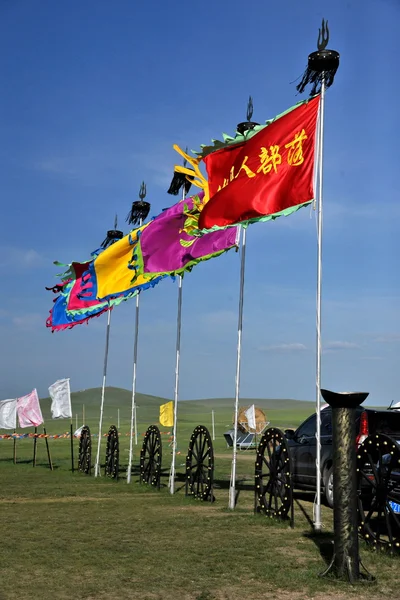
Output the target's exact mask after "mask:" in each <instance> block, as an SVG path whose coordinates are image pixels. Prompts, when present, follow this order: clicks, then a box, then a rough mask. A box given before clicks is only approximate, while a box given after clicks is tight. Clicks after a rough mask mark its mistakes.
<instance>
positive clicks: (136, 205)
mask: <svg viewBox="0 0 400 600" xmlns="http://www.w3.org/2000/svg"><path fill="white" fill-rule="evenodd" d="M145 197H146V185H145V183H144V181H143V182H142V184H141V186H140V190H139V198H140V200H138V201H136V202H133V203H132V208H131V211H130V213H129V214H128V218H127V221H128V222H129V223H130V224H131V225H139V227H141V226H142V225H143V221H144V220H145V219H146V217H147V215H148V214H149V211H150V204H149V203H148V202H145V201H144V198H145ZM139 298H140V294H136V311H135V339H134V345H133V375H132V405H131V427H130V437H129V461H128V471H127V475H126V481H127V483H130V482H131V476H132V457H133V427H134V426H135V441H136V444H137V422H136V373H137V356H138V339H139Z"/></svg>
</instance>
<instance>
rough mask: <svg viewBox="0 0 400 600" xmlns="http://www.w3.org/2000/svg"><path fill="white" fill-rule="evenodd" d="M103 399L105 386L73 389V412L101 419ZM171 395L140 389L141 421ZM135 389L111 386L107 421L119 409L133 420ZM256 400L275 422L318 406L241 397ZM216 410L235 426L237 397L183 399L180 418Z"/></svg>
mask: <svg viewBox="0 0 400 600" xmlns="http://www.w3.org/2000/svg"><path fill="white" fill-rule="evenodd" d="M100 400H101V388H91V389H87V390H81V391H79V392H73V393H72V394H71V402H72V412H73V416H74V422H75V415H78V422H79V423H81V422H82V420H83V406H84V410H85V421H86V422H87V423H90V424H93V425H94V424H95V423H97V422H98V418H99V408H100ZM170 400H171V398H162V397H159V396H151V395H148V394H141V393H136V404H137V411H138V421H141V422H146V423H157V422H158V418H159V412H160V405H161V404H164V403H165V402H169V401H170ZM131 402H132V392H131V391H130V390H125V389H121V388H116V387H107V388H106V390H105V400H104V420H105V422H116V420H117V415H118V409H119V414H120V422H121V424H123V426H124V427H127V426H128V424H129V423H130V416H131ZM40 404H41V407H42V412H43V417H44V419H45V421H46V422H49V421H50V420H51V415H50V398H42V399H41V401H40ZM251 404H255V405H256V406H258V407H260V408H261V409H262V410H263V411H264V412H265V413H266V416H267V420H268V421H270V422H271V424H277V423H281V422H284V423H285V424H288V425H291V424H292V423H297V422H301V420H302V419H304V418H306V417H307V416H308V415H310V414H312V412H314V410H315V405H314V403H313V402H307V401H302V400H279V399H260V398H241V399H240V405H241V406H249V405H251ZM212 410H214V413H215V420H216V422H220V423H224V425H226V426H227V427H228V426H231V424H232V421H233V411H234V399H233V398H205V399H198V400H190V401H189V400H184V399H182V400H180V408H179V422H180V423H185V422H186V423H193V422H203V421H204V422H205V423H208V422H209V421H210V419H211V411H212Z"/></svg>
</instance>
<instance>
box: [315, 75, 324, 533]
mask: <svg viewBox="0 0 400 600" xmlns="http://www.w3.org/2000/svg"><path fill="white" fill-rule="evenodd" d="M324 105H325V77H324V76H323V77H322V83H321V100H320V109H319V110H320V112H319V122H318V124H319V127H318V155H317V160H318V168H317V176H318V208H317V210H318V221H317V222H318V227H317V238H318V259H317V323H316V325H317V339H316V342H317V365H316V367H317V368H316V415H317V428H316V438H317V439H316V442H317V443H316V446H317V447H316V461H315V467H316V487H317V494H316V504H315V512H314V529H315V530H316V531H320V530H321V528H322V522H321V355H322V343H321V292H322V198H323V149H324V108H325V106H324Z"/></svg>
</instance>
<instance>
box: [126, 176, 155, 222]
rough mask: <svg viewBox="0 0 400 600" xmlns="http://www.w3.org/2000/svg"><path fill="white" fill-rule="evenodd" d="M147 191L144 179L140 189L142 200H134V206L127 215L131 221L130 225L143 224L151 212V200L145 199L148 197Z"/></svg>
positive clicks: (128, 220)
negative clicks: (146, 200)
mask: <svg viewBox="0 0 400 600" xmlns="http://www.w3.org/2000/svg"><path fill="white" fill-rule="evenodd" d="M146 191H147V189H146V184H145V182H144V181H142V183H141V186H140V189H139V198H140V200H137V201H136V202H132V208H131V210H130V211H129V213H128V216H127V217H126V221H127V223H129V225H141V224H142V223H143V221H144V220H145V219H146V217H147V215H148V214H149V212H150V204H149V202H145V201H144V198H145V197H146Z"/></svg>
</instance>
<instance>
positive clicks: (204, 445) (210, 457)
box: [186, 425, 215, 502]
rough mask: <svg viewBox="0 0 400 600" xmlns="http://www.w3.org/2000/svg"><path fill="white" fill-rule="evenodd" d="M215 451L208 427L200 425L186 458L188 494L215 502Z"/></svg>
mask: <svg viewBox="0 0 400 600" xmlns="http://www.w3.org/2000/svg"><path fill="white" fill-rule="evenodd" d="M213 482H214V450H213V444H212V440H211V436H210V433H209V431H208V429H207V427H204V426H203V425H198V426H197V427H196V428H195V429H194V431H193V433H192V435H191V438H190V441H189V448H188V453H187V456H186V494H187V495H192V496H194V497H195V498H198V499H199V500H209V501H211V502H213V501H214V500H215V498H214V495H213Z"/></svg>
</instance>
